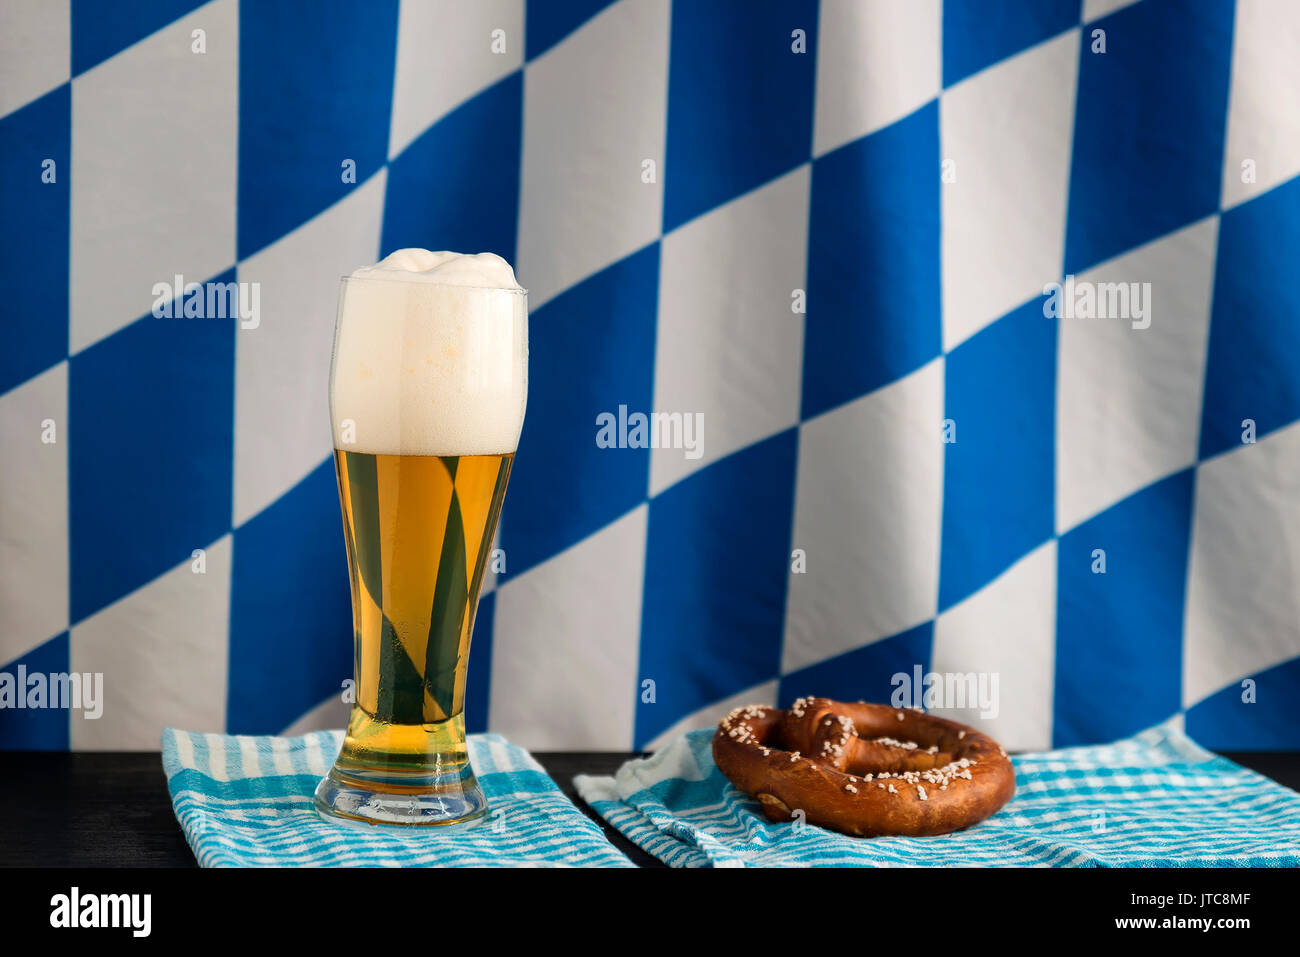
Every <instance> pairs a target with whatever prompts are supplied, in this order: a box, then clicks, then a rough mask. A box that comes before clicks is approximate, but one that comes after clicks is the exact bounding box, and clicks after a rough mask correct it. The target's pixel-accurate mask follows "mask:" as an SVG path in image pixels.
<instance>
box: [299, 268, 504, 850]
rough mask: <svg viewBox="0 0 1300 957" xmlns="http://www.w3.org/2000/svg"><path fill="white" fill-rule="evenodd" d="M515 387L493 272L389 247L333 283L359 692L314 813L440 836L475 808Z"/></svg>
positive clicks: (334, 386) (499, 276) (482, 810)
mask: <svg viewBox="0 0 1300 957" xmlns="http://www.w3.org/2000/svg"><path fill="white" fill-rule="evenodd" d="M527 391H528V296H527V293H526V292H525V291H524V290H523V289H521V288H520V287H519V286H518V285H517V284H516V283H515V281H514V274H513V272H512V271H511V269H510V267H509V265H508V264H506V263H505V261H504V260H502V259H499V258H498V257H496V256H491V255H490V254H481V255H479V256H458V255H456V254H454V253H432V252H428V251H426V250H401V251H399V252H398V253H394V254H393V255H392V256H390V257H388V258H387V259H385V260H384V261H383V262H381V263H380V264H379V265H377V266H374V267H369V268H366V269H359V270H357V271H356V272H354V273H353V274H352V275H351V276H347V277H344V279H343V284H342V288H341V290H340V293H339V308H338V321H337V324H336V327H335V334H334V360H333V363H332V366H331V370H330V418H331V422H332V426H333V432H334V449H335V451H334V462H335V468H336V470H337V473H338V484H339V498H340V500H341V502H342V506H343V532H344V538H345V539H346V545H347V554H348V570H349V573H350V576H351V582H352V630H353V635H354V670H355V674H354V677H355V687H354V689H353V691H354V694H355V698H354V701H353V704H352V711H351V716H350V718H349V720H348V727H347V734H346V737H345V738H344V741H343V747H342V750H341V751H340V752H339V756H338V759H337V761H336V762H335V764H334V767H333V768H332V769H331V771H330V772H329V775H328V776H327V777H326V778H325V779H324V780H322V781H321V783H320V785H319V786H318V787H317V789H316V796H315V804H316V807H317V809H318V810H319V811H320V812H321V813H322V814H324V815H327V816H329V817H331V818H334V819H342V820H346V821H350V822H359V823H366V824H398V825H448V824H458V823H464V822H469V821H473V820H475V819H477V818H481V817H482V816H483V815H485V814H486V813H487V801H486V799H485V798H484V795H483V791H482V789H481V788H480V787H479V784H478V781H477V780H476V779H475V777H474V772H473V770H472V768H471V767H470V762H469V753H468V748H467V746H466V742H465V677H466V670H467V666H468V663H469V648H470V637H471V635H472V633H473V630H474V612H475V610H476V606H477V604H478V596H479V588H480V586H481V584H482V581H483V574H484V569H485V567H486V565H487V561H488V556H489V553H490V552H491V550H492V545H493V538H494V535H495V532H496V525H497V517H498V515H499V514H500V511H501V503H502V500H503V499H504V497H505V492H506V482H507V480H508V479H509V477H510V467H511V464H512V462H513V460H514V452H515V449H516V448H517V447H518V443H519V432H520V429H521V428H522V426H523V419H524V407H525V404H526V400H527Z"/></svg>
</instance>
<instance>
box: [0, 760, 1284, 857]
mask: <svg viewBox="0 0 1300 957" xmlns="http://www.w3.org/2000/svg"><path fill="white" fill-rule="evenodd" d="M534 757H536V758H537V760H538V761H539V762H541V764H542V766H543V767H544V768H546V770H547V771H548V772H549V773H550V775H551V777H552V778H554V779H555V782H556V783H557V784H558V785H559V786H560V788H561V789H562V790H563V791H564V793H565V794H567V795H568V796H569V798H570V799H571V800H573V802H574V803H575V804H577V806H578V807H579V808H581V809H582V811H583V812H584V813H585V814H586V815H587V816H588V817H590V818H591V819H592V820H593V821H595V822H596V823H597V824H599V825H600V826H601V828H602V829H603V830H604V832H605V834H606V835H607V836H608V837H609V839H610V841H611V842H612V843H613V844H614V846H615V847H617V848H618V849H619V850H620V851H622V852H623V853H624V854H626V855H627V856H628V857H630V858H631V859H632V860H633V861H634V862H636V863H637V864H638V865H640V866H642V867H661V866H663V865H661V864H660V863H659V861H658V860H656V859H655V858H653V857H651V856H650V855H648V854H646V853H645V852H644V851H642V850H641V849H640V848H638V847H637V846H635V845H634V844H632V843H631V842H630V841H628V840H627V839H626V838H624V837H623V836H622V835H621V834H620V833H619V832H618V831H616V830H614V829H613V828H610V827H608V826H607V825H605V823H604V822H603V821H602V820H601V819H600V818H599V817H598V816H597V815H596V814H595V812H593V811H592V810H591V809H590V808H589V807H587V805H586V804H585V803H584V802H583V800H582V799H581V798H580V797H578V795H577V794H576V792H575V791H574V789H573V776H574V775H575V774H612V773H613V772H614V770H615V769H616V768H618V766H619V765H620V764H622V763H623V762H624V761H626V760H627V759H628V758H630V757H633V755H631V754H622V753H614V752H540V753H537V754H535V755H534ZM1225 757H1228V758H1231V759H1232V760H1233V761H1236V762H1237V763H1238V764H1243V765H1245V766H1246V767H1248V768H1252V769H1254V770H1256V771H1258V772H1259V773H1260V774H1263V775H1265V776H1266V777H1270V778H1272V779H1273V780H1274V781H1277V782H1278V783H1279V784H1283V785H1286V786H1287V787H1289V788H1293V789H1295V790H1300V754H1292V753H1257V752H1249V753H1246V752H1228V753H1226V754H1225ZM193 866H194V855H193V854H191V853H190V849H189V845H187V844H186V843H185V837H184V835H182V834H181V829H180V826H179V825H178V824H177V823H176V818H175V816H173V814H172V805H171V798H170V796H169V795H168V793H167V782H166V779H165V778H164V776H163V771H162V761H161V759H160V757H159V755H158V753H157V752H156V751H154V752H134V751H133V752H109V751H86V752H66V753H65V752H35V751H11V752H0V867H193Z"/></svg>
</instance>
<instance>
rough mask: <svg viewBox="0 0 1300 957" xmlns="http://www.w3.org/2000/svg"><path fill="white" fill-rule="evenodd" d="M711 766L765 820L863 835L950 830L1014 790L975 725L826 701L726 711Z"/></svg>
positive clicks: (1001, 760) (1003, 756) (1007, 767)
mask: <svg viewBox="0 0 1300 957" xmlns="http://www.w3.org/2000/svg"><path fill="white" fill-rule="evenodd" d="M713 760H714V761H715V762H716V763H717V765H718V768H719V769H721V771H722V773H723V774H725V775H726V776H727V777H728V778H730V779H731V782H732V783H733V784H734V785H736V787H738V788H740V790H742V791H744V792H745V793H746V794H749V795H752V796H753V797H755V798H757V800H758V802H759V804H760V805H761V806H762V809H763V813H764V814H765V815H766V816H767V817H768V819H769V820H772V821H788V820H791V819H792V818H794V817H795V816H796V812H798V811H800V810H802V811H803V814H804V817H805V819H806V820H807V821H808V822H809V823H811V824H817V825H819V826H821V827H827V828H831V829H832V830H836V831H841V832H843V833H845V834H855V835H861V836H863V837H879V836H884V835H891V834H892V835H898V834H904V835H924V834H947V833H948V832H949V831H958V830H961V829H962V828H966V827H970V826H971V825H972V824H978V823H979V822H980V821H982V820H984V819H985V818H986V817H988V816H989V815H990V814H992V813H994V812H995V811H997V810H998V808H1000V807H1002V805H1004V804H1006V803H1007V801H1009V800H1010V799H1011V795H1012V794H1014V793H1015V790H1016V775H1015V770H1014V769H1013V768H1012V766H1011V761H1010V760H1009V759H1008V758H1007V753H1006V751H1004V750H1002V748H1001V747H1000V746H999V745H998V743H997V742H996V741H994V740H993V739H992V738H990V737H989V736H988V735H985V734H981V733H980V732H978V731H976V730H975V729H974V728H971V727H968V726H966V725H964V724H958V723H957V722H956V721H948V720H946V719H944V718H939V717H935V716H933V715H928V714H925V713H924V712H921V711H915V710H912V709H899V708H891V707H888V706H887V705H883V704H867V703H865V702H858V703H856V704H846V703H843V702H839V701H832V700H830V699H829V698H800V699H799V700H798V701H796V702H795V703H794V705H793V707H791V708H790V710H789V711H782V710H781V709H779V708H769V707H766V706H764V705H749V706H747V707H743V708H737V709H735V710H734V711H732V712H731V713H730V714H729V715H727V716H726V717H725V718H723V719H722V723H721V724H719V725H718V730H717V732H716V733H715V734H714V735H713Z"/></svg>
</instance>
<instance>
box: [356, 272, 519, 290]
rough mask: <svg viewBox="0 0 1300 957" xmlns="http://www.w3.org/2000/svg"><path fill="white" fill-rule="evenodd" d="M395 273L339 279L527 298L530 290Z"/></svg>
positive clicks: (516, 286) (517, 286) (515, 286)
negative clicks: (476, 284)
mask: <svg viewBox="0 0 1300 957" xmlns="http://www.w3.org/2000/svg"><path fill="white" fill-rule="evenodd" d="M393 272H394V273H396V275H394V276H391V277H390V276H352V275H344V276H340V277H339V279H340V281H341V282H343V283H344V284H347V283H351V282H368V283H392V282H395V283H401V284H403V285H408V286H414V285H420V286H439V287H441V288H443V289H472V290H474V291H476V292H503V293H507V294H509V295H513V296H526V295H528V290H527V289H525V288H524V287H523V286H520V285H514V286H466V285H462V284H459V283H449V282H426V281H425V280H423V279H415V278H410V279H406V278H400V277H401V275H402V274H401V273H400V272H398V271H397V270H393Z"/></svg>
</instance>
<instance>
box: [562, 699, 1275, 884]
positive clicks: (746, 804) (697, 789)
mask: <svg viewBox="0 0 1300 957" xmlns="http://www.w3.org/2000/svg"><path fill="white" fill-rule="evenodd" d="M711 738H712V732H711V731H692V732H690V733H689V734H687V735H685V736H684V737H683V738H679V739H678V740H677V741H676V742H674V743H673V744H671V745H669V746H668V747H666V748H664V749H663V750H662V751H659V752H657V753H656V754H654V755H653V756H651V757H649V758H644V759H640V760H634V761H629V762H628V763H627V764H625V765H623V767H622V768H620V769H619V771H618V773H617V774H616V775H615V776H614V777H586V776H580V777H578V778H577V779H576V780H575V783H576V784H577V787H578V793H579V794H581V795H582V797H583V798H584V799H585V800H586V801H587V803H589V804H590V805H591V806H592V807H594V808H595V809H596V811H597V812H598V813H599V814H600V815H601V816H602V817H604V818H605V820H607V821H608V822H609V823H610V824H612V825H614V826H615V827H617V828H618V829H619V830H620V831H622V832H623V833H624V834H625V835H627V837H628V838H630V839H631V840H632V841H635V842H636V843H637V844H639V845H640V846H641V847H643V848H644V849H645V850H646V851H648V852H649V853H651V854H653V855H655V856H656V857H658V858H659V859H660V860H662V861H664V862H665V863H667V864H670V865H672V866H673V867H708V866H717V867H746V866H749V867H755V866H758V867H762V866H768V867H787V866H825V867H854V866H861V867H899V866H1015V867H1031V866H1047V867H1157V866H1164V867H1211V866H1243V867H1246V866H1249V867H1269V866H1291V867H1294V866H1297V865H1300V794H1297V793H1296V792H1294V791H1291V790H1289V789H1288V788H1284V787H1282V786H1281V785H1278V784H1275V783H1274V782H1272V781H1270V780H1268V779H1267V778H1265V777H1262V776H1261V775H1259V774H1256V773H1255V772H1254V771H1250V770H1248V769H1246V768H1243V767H1240V766H1239V765H1236V764H1233V763H1232V762H1231V761H1228V760H1227V759H1225V758H1221V757H1218V756H1216V755H1214V754H1211V753H1210V752H1208V751H1206V750H1204V749H1203V748H1201V747H1200V745H1198V744H1196V743H1195V742H1193V741H1192V740H1191V739H1190V738H1188V737H1187V736H1186V735H1185V734H1183V733H1182V731H1181V730H1179V729H1178V728H1177V727H1176V725H1175V724H1174V722H1173V721H1170V722H1167V723H1165V724H1162V725H1159V726H1157V727H1155V728H1151V729H1150V730H1147V731H1144V732H1142V733H1141V734H1139V735H1136V736H1135V737H1132V738H1127V739H1125V740H1123V741H1118V742H1116V743H1114V744H1108V745H1102V746H1097V747H1086V748H1067V749H1064V750H1060V751H1048V752H1044V753H1039V754H1022V755H1017V756H1015V757H1013V759H1012V760H1013V761H1014V763H1015V767H1016V796H1015V797H1014V798H1013V799H1012V800H1011V802H1010V803H1009V804H1007V806H1006V807H1004V808H1003V809H1002V810H1001V811H999V812H998V813H997V814H995V815H994V816H993V817H991V818H989V819H988V820H987V821H985V822H983V823H982V824H980V825H978V826H976V827H974V828H971V829H970V830H967V831H962V832H958V833H955V834H947V835H943V836H941V837H911V838H908V837H890V838H853V837H845V836H844V835H841V834H836V833H834V832H832V831H827V830H823V829H822V828H819V827H815V826H813V825H804V826H799V827H796V826H795V825H792V824H770V823H768V821H767V819H766V818H764V817H763V816H762V814H761V813H760V812H759V810H758V802H756V801H754V800H752V799H751V798H749V797H747V796H746V795H744V794H742V793H741V792H740V791H738V790H737V789H736V788H735V787H733V786H732V784H731V782H729V781H728V780H727V779H726V777H724V776H723V774H722V772H721V771H719V770H718V768H717V766H716V765H715V764H714V763H713V756H712V752H711V749H710V739H711Z"/></svg>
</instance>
